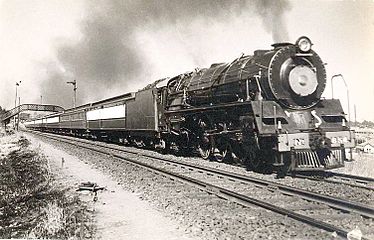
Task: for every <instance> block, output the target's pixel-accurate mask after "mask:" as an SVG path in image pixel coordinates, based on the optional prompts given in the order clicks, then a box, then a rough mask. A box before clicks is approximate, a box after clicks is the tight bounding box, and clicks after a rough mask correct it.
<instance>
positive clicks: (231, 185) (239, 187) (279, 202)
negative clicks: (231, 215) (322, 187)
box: [146, 159, 374, 234]
mask: <svg viewBox="0 0 374 240" xmlns="http://www.w3.org/2000/svg"><path fill="white" fill-rule="evenodd" d="M146 161H147V163H149V164H152V165H156V166H157V165H159V167H160V168H168V169H169V170H171V171H173V172H178V173H181V172H184V171H183V169H181V168H180V167H179V166H174V165H172V166H170V165H168V164H165V163H160V162H159V161H158V160H151V159H146ZM183 174H184V175H187V176H189V177H193V178H195V179H199V180H202V181H204V182H208V183H210V184H213V185H216V186H220V187H224V188H228V189H230V190H232V191H235V192H238V193H241V194H244V195H248V196H253V197H254V198H255V199H259V200H261V201H265V202H268V203H270V204H273V205H276V206H279V207H283V208H286V209H290V210H292V209H293V207H294V206H295V205H296V206H298V207H299V208H300V210H302V209H307V210H309V209H315V208H317V209H318V210H317V211H318V212H319V216H318V218H317V219H318V220H320V221H327V220H329V219H330V216H333V217H334V216H336V215H341V214H340V212H341V211H340V210H334V209H332V208H330V207H328V206H326V205H323V204H318V203H315V202H310V201H307V200H304V199H301V198H298V197H294V196H289V195H285V194H282V193H280V192H278V191H272V190H269V189H267V188H261V187H257V186H256V185H254V184H242V183H240V182H232V181H229V180H228V179H227V178H222V177H218V176H217V175H210V174H206V173H204V172H199V171H191V172H185V173H183ZM320 206H321V207H320ZM323 207H324V208H323ZM299 212H301V211H299ZM303 215H310V214H309V211H304V212H303ZM344 216H345V215H344ZM347 216H348V218H349V225H347V224H343V223H344V221H341V219H333V221H331V222H330V223H333V225H334V226H338V227H340V228H342V229H350V228H351V226H352V225H353V226H361V227H362V230H363V233H364V234H368V233H371V232H373V231H372V230H371V229H370V227H373V226H374V223H373V221H371V220H366V219H365V220H364V219H362V217H361V216H360V215H358V214H347ZM345 220H346V219H345Z"/></svg>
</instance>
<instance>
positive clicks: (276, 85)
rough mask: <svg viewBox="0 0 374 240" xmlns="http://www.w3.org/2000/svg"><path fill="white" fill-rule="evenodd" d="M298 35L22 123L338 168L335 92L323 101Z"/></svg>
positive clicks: (271, 164)
mask: <svg viewBox="0 0 374 240" xmlns="http://www.w3.org/2000/svg"><path fill="white" fill-rule="evenodd" d="M311 47H312V42H311V41H310V39H309V38H307V37H300V38H299V39H298V40H297V41H296V43H295V44H292V43H277V44H273V45H272V49H270V50H257V51H255V52H254V54H253V55H247V56H245V55H242V56H240V57H239V58H237V59H235V60H233V61H232V62H230V63H215V64H212V65H211V66H210V67H209V68H203V69H195V70H194V71H191V72H187V73H183V74H180V75H178V76H175V77H172V78H165V79H161V80H158V81H156V82H154V83H152V84H149V85H148V86H146V87H145V88H144V89H142V90H139V91H137V92H131V93H127V94H124V95H121V96H116V97H113V98H110V99H106V100H102V101H98V102H94V103H90V104H86V105H83V106H79V107H76V108H72V109H68V110H65V111H64V112H60V113H57V114H52V115H48V116H45V117H43V118H40V119H35V120H32V121H29V122H27V123H26V126H27V127H28V128H32V129H36V130H41V131H48V132H53V133H60V134H70V135H74V136H79V137H86V138H93V139H99V140H107V141H113V142H119V143H125V144H133V145H136V146H138V147H148V148H156V149H161V150H163V151H168V150H170V149H173V150H174V151H177V152H179V153H191V152H196V153H199V154H200V156H201V157H202V158H204V159H210V160H216V161H225V162H232V161H238V162H241V163H242V164H244V165H245V166H246V167H247V168H250V169H253V170H255V171H265V170H268V169H277V170H278V172H288V171H294V170H323V169H331V168H337V167H342V166H344V160H345V149H346V148H351V147H354V144H355V139H354V132H353V131H351V130H350V129H349V127H348V126H347V124H346V119H345V114H344V111H343V109H342V106H341V104H340V102H339V100H337V99H323V98H321V95H322V93H323V91H324V89H325V85H326V71H325V67H324V63H323V62H322V60H321V58H320V57H319V56H318V54H317V53H316V52H315V51H313V50H312V49H311Z"/></svg>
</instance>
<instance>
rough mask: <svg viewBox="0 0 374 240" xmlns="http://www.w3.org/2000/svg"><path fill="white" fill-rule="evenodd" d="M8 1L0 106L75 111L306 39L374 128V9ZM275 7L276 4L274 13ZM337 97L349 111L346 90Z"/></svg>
mask: <svg viewBox="0 0 374 240" xmlns="http://www.w3.org/2000/svg"><path fill="white" fill-rule="evenodd" d="M232 2H234V1H223V0H222V1H220V0H218V1H213V0H210V1H208V0H207V1H201V3H200V1H197V0H196V1H187V0H180V1H176V0H170V1H167V0H159V1H154V2H151V0H138V1H134V0H131V1H130V0H127V1H126V0H123V1H115V0H107V1H84V0H64V1H61V0H0V106H2V107H5V108H7V109H10V108H13V107H14V100H15V83H16V81H22V83H21V84H20V87H19V92H20V96H21V102H22V103H40V96H41V95H42V96H43V103H49V104H59V105H62V106H63V107H71V105H72V86H71V85H67V84H66V81H72V80H74V79H77V81H78V103H79V104H83V103H87V102H90V101H95V100H99V99H102V98H106V97H111V96H115V95H118V94H122V93H126V92H128V91H135V90H137V89H139V88H142V87H144V86H145V85H147V84H148V83H151V82H152V81H154V80H157V79H159V78H163V77H167V76H173V75H176V74H179V73H182V72H185V71H189V70H193V69H194V68H195V67H207V66H210V64H212V63H214V62H224V61H232V60H233V59H234V58H236V57H238V56H239V55H240V54H241V53H242V52H244V53H246V54H252V53H253V51H254V50H256V49H268V48H270V45H271V44H272V43H273V42H274V41H278V40H281V41H289V42H295V41H296V39H297V38H298V37H300V36H302V35H306V36H308V37H309V38H310V39H311V40H312V42H313V44H314V45H313V49H314V50H315V51H316V52H317V53H319V55H320V56H321V58H322V60H323V61H324V62H326V63H327V73H328V75H327V76H328V85H327V88H326V90H325V94H324V95H325V97H327V98H330V97H331V88H330V81H329V79H330V78H331V76H332V75H334V74H338V73H341V74H343V76H344V78H345V80H346V81H347V83H348V85H349V87H350V100H351V112H352V119H353V106H354V105H356V107H357V116H358V120H364V119H366V120H371V121H374V107H372V105H373V103H374V79H373V77H374V74H373V68H374V47H373V44H372V42H373V40H374V1H260V0H248V1H245V0H242V1H238V2H239V3H232ZM268 3H272V4H271V5H269V4H268ZM274 16H275V17H274ZM334 85H335V93H336V94H335V95H336V97H339V98H341V101H342V104H343V106H344V107H345V108H346V105H347V101H346V90H345V88H344V85H343V83H342V82H341V80H338V79H336V80H335V82H334Z"/></svg>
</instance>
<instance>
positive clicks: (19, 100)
mask: <svg viewBox="0 0 374 240" xmlns="http://www.w3.org/2000/svg"><path fill="white" fill-rule="evenodd" d="M20 106H21V97H18V108H19V107H20ZM18 128H19V109H18V114H17V131H18Z"/></svg>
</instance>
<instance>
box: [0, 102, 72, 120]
mask: <svg viewBox="0 0 374 240" xmlns="http://www.w3.org/2000/svg"><path fill="white" fill-rule="evenodd" d="M64 110H65V109H64V108H62V107H60V106H56V105H49V104H22V105H19V106H17V107H15V108H13V109H11V110H9V111H7V112H5V113H4V114H3V115H2V116H0V121H1V123H2V124H7V123H9V122H10V119H11V118H12V117H14V116H16V115H18V114H19V113H21V112H25V111H43V112H61V111H64Z"/></svg>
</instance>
